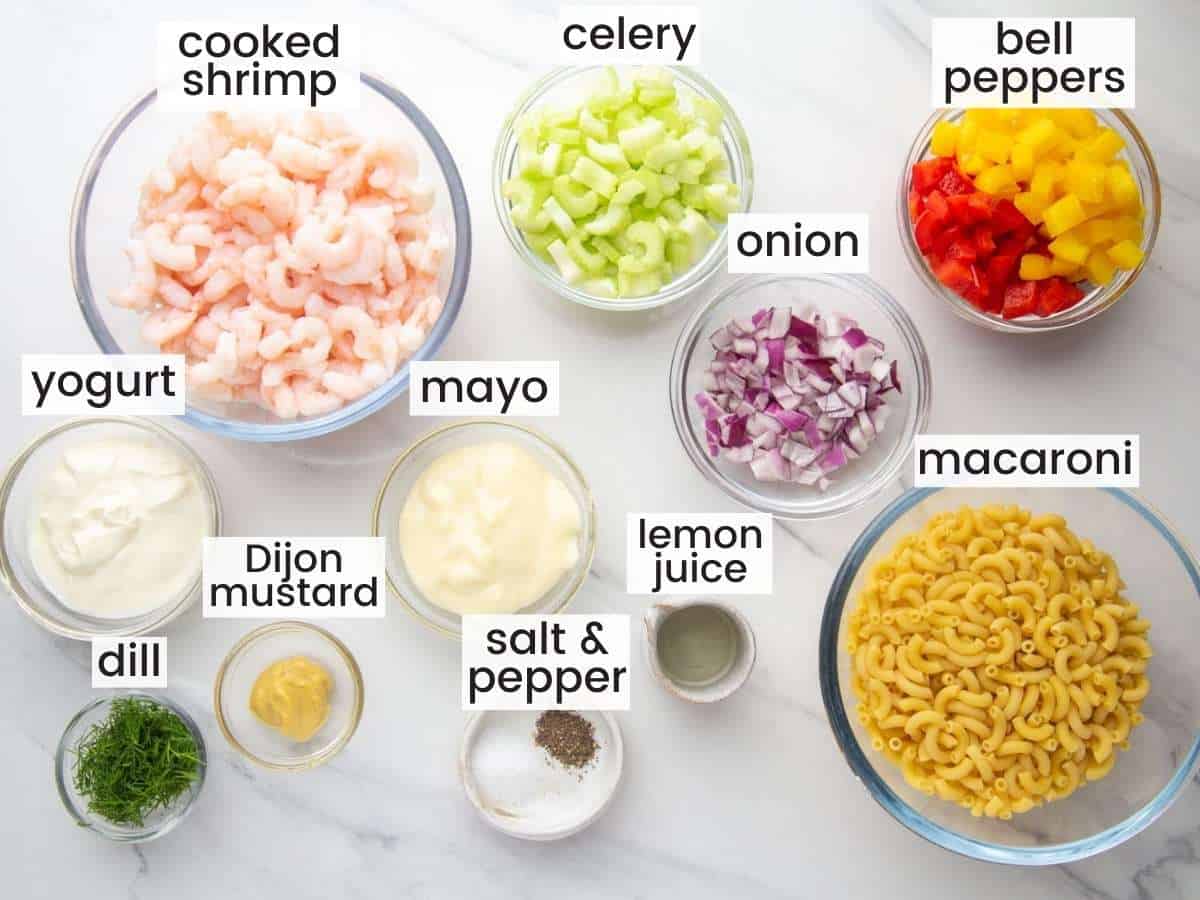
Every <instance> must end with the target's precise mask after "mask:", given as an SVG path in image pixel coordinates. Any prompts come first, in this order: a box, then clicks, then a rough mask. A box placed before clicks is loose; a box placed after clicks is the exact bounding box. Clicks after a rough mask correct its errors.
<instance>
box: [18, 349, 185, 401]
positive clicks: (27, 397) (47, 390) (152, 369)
mask: <svg viewBox="0 0 1200 900" xmlns="http://www.w3.org/2000/svg"><path fill="white" fill-rule="evenodd" d="M186 408H187V378H186V377H185V375H184V361H183V357H182V356H181V355H178V354H172V353H167V354H164V353H126V354H114V355H109V354H107V353H25V354H23V355H22V356H21V415H23V416H111V415H120V416H182V415H183V414H184V412H185V411H186Z"/></svg>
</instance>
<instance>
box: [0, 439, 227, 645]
mask: <svg viewBox="0 0 1200 900" xmlns="http://www.w3.org/2000/svg"><path fill="white" fill-rule="evenodd" d="M104 437H138V438H146V437H149V438H150V439H151V440H153V441H155V442H157V443H161V444H162V445H163V446H165V447H166V448H168V449H170V450H172V451H174V452H176V453H178V454H179V455H180V456H181V457H183V458H184V459H186V460H187V461H188V462H190V463H191V465H192V467H193V470H194V474H195V476H196V483H197V484H198V485H199V486H200V490H201V491H202V492H203V494H204V500H205V505H206V506H207V508H208V528H207V531H206V536H207V537H217V536H219V535H220V534H221V501H220V498H219V496H218V495H217V485H216V482H215V481H213V477H212V473H211V472H210V471H209V470H208V466H206V465H205V464H204V460H202V459H201V458H200V457H199V455H197V453H196V451H194V450H193V449H192V448H191V447H189V446H188V445H187V444H185V443H184V442H183V441H182V440H180V439H179V438H178V437H176V436H175V435H174V434H172V433H171V432H170V431H167V430H166V429H165V428H163V427H162V426H160V425H156V424H154V423H153V422H151V421H149V420H147V419H132V418H116V417H108V416H104V417H99V416H98V417H94V418H86V419H72V420H70V421H67V422H63V423H61V424H59V425H56V426H54V427H53V428H51V429H50V430H49V431H46V432H45V433H44V434H42V435H40V436H39V437H37V438H36V439H35V440H34V441H33V442H32V443H30V444H29V446H27V447H26V448H25V449H24V450H22V451H21V452H20V453H19V454H18V455H17V457H16V459H14V460H13V461H12V463H11V465H9V467H8V471H7V473H5V476H4V481H3V482H2V483H0V518H2V519H3V531H0V580H3V582H4V584H5V585H6V586H7V587H8V589H9V590H10V591H11V592H12V595H13V597H14V598H15V599H16V601H17V603H18V604H19V605H20V607H21V609H23V610H24V611H25V613H26V614H27V615H28V616H29V617H30V618H31V619H33V620H34V621H35V622H37V623H38V624H39V625H41V626H42V627H43V628H45V629H46V630H47V631H52V632H54V633H55V634H59V635H62V636H63V637H69V638H74V639H76V640H81V641H85V640H90V639H91V638H94V637H105V636H113V635H136V634H145V633H147V632H150V631H155V630H158V629H160V628H162V627H163V626H164V625H166V624H167V623H168V622H170V621H171V620H172V619H174V618H176V617H177V616H179V615H180V614H181V613H183V611H184V610H185V609H187V608H188V607H189V606H190V605H191V604H192V603H194V602H195V600H196V599H197V598H198V597H199V596H200V575H201V573H200V563H199V559H197V564H196V576H195V578H194V579H193V581H192V583H191V585H190V586H189V587H188V588H187V589H186V590H184V591H182V592H181V593H180V594H179V595H178V596H176V597H167V598H165V599H164V600H163V603H162V605H161V606H159V607H158V608H156V609H154V610H151V611H150V612H147V613H144V614H143V615H139V616H134V617H132V618H124V619H110V618H97V617H93V616H88V615H85V614H83V613H80V612H77V611H75V610H73V609H71V608H70V607H68V606H66V605H65V604H63V603H62V602H61V601H60V600H59V599H58V598H57V597H56V596H55V595H54V593H53V592H52V591H51V590H50V589H49V588H48V587H47V586H46V585H45V583H44V582H43V581H42V579H41V578H40V577H39V576H38V574H37V571H36V570H35V569H34V567H33V563H32V561H31V559H30V554H29V532H30V528H31V527H32V525H33V504H34V500H35V497H36V496H37V492H38V491H39V490H40V489H41V485H42V483H43V482H44V481H45V479H46V477H47V476H48V475H49V473H50V471H51V470H52V469H53V467H54V466H55V465H56V464H57V462H58V460H59V458H60V457H61V455H62V453H63V452H64V451H65V450H67V449H68V448H70V447H71V446H73V445H75V444H77V443H79V441H81V440H85V439H86V440H94V439H96V438H104Z"/></svg>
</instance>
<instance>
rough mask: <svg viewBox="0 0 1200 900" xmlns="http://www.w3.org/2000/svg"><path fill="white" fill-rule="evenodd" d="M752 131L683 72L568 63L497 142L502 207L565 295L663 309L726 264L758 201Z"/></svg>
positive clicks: (532, 95) (613, 305) (523, 246)
mask: <svg viewBox="0 0 1200 900" xmlns="http://www.w3.org/2000/svg"><path fill="white" fill-rule="evenodd" d="M753 186H754V177H753V164H752V162H751V156H750V145H749V141H748V140H747V138H746V133H745V131H744V130H743V128H742V125H741V122H739V121H738V118H737V116H736V114H735V113H734V112H733V109H732V107H731V106H730V105H729V103H728V102H727V101H726V100H725V98H724V97H723V96H722V95H721V93H720V92H719V91H718V90H717V89H716V88H715V87H713V85H711V84H709V83H708V82H707V81H705V80H704V79H703V78H701V77H700V76H699V75H697V74H696V73H695V72H692V71H690V70H687V69H682V68H637V67H625V68H613V67H602V66H593V67H573V68H565V69H558V70H556V71H554V72H551V73H550V74H549V75H547V76H546V77H545V78H542V79H541V80H540V81H538V82H537V83H536V84H534V85H533V87H532V88H530V89H529V90H528V91H527V92H526V93H525V94H524V96H522V98H521V100H520V101H519V102H518V103H517V105H516V108H515V109H514V110H513V111H512V113H510V114H509V116H508V118H507V119H506V120H505V122H504V127H503V128H502V129H501V132H500V138H499V140H498V141H497V144H496V153H495V159H494V165H493V188H494V191H493V193H494V200H495V205H496V212H497V214H498V216H499V218H500V223H501V225H502V227H503V228H504V232H505V234H507V235H508V239H509V241H510V242H511V243H512V245H513V247H514V249H515V250H516V251H517V254H518V255H519V256H520V257H521V258H522V259H524V260H525V261H526V263H527V264H528V265H529V267H530V269H531V270H532V271H533V273H534V275H535V276H536V277H537V278H538V279H539V280H540V281H542V282H543V283H545V284H546V285H547V286H549V287H550V288H552V289H553V290H554V291H556V292H557V293H559V294H560V295H562V296H564V297H566V298H567V299H569V300H573V301H574V302H576V303H581V304H583V305H585V306H591V307H596V308H599V309H616V310H639V309H649V308H652V307H656V306H662V305H664V304H667V303H670V302H672V301H673V300H677V299H679V298H681V297H684V296H686V295H688V294H689V293H691V292H692V291H693V290H695V288H697V287H698V286H699V285H700V284H702V283H703V282H704V281H706V280H707V279H708V278H710V277H711V276H712V275H714V274H715V273H716V272H717V271H718V270H719V269H720V267H721V264H722V262H723V261H724V259H725V253H726V247H725V227H726V220H727V219H728V217H729V215H730V214H731V213H739V212H746V211H747V210H748V209H749V208H750V201H751V197H752V195H753Z"/></svg>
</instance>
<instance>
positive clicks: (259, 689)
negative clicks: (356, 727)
mask: <svg viewBox="0 0 1200 900" xmlns="http://www.w3.org/2000/svg"><path fill="white" fill-rule="evenodd" d="M332 691H333V679H332V678H331V677H330V675H329V671H328V670H327V669H326V668H325V667H324V666H322V665H321V664H320V663H318V662H315V661H313V660H311V659H309V658H308V657H307V656H290V657H288V658H287V659H281V660H278V661H276V662H273V663H271V665H269V666H267V668H265V669H263V671H262V673H261V674H259V676H258V678H257V679H256V680H255V682H254V687H253V688H252V689H251V691H250V711H251V712H252V713H254V715H255V716H256V717H257V718H258V720H259V721H260V722H262V723H263V724H264V725H269V726H271V727H272V728H275V729H277V730H278V731H279V732H280V734H282V735H283V736H284V737H287V738H290V739H291V740H293V741H296V742H297V743H304V742H305V741H307V740H310V739H311V738H312V737H313V735H315V734H316V733H317V732H318V731H320V730H321V726H322V725H324V724H325V720H326V719H328V718H329V695H330V693H331V692H332Z"/></svg>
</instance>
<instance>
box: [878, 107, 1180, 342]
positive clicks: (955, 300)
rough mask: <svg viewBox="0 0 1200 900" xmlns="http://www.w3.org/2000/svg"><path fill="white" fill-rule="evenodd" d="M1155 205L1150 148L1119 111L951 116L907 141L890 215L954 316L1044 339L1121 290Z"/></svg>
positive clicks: (1143, 255) (1130, 277)
mask: <svg viewBox="0 0 1200 900" xmlns="http://www.w3.org/2000/svg"><path fill="white" fill-rule="evenodd" d="M1161 208H1162V201H1161V195H1160V184H1159V178H1158V171H1157V168H1156V166H1155V164H1154V158H1153V156H1152V155H1151V153H1150V148H1149V147H1148V146H1147V144H1146V141H1145V139H1144V138H1143V137H1142V135H1141V133H1140V132H1139V131H1138V130H1137V128H1136V126H1135V125H1134V124H1133V121H1132V120H1131V119H1130V118H1129V116H1128V115H1127V114H1125V113H1124V112H1122V111H1120V110H1089V109H1009V108H999V109H966V110H961V109H952V110H942V111H940V112H938V113H936V114H935V115H934V116H932V117H931V118H930V119H929V120H928V121H927V122H926V123H925V125H924V126H923V127H922V129H921V132H920V133H919V134H918V135H917V138H916V140H915V141H914V142H913V145H912V147H911V149H910V151H909V155H908V159H907V160H906V163H905V167H904V172H903V174H902V176H901V178H900V190H899V199H898V207H897V218H898V222H899V227H900V233H901V241H902V243H903V245H904V248H905V251H906V253H907V255H908V257H909V261H910V262H911V263H912V265H913V267H914V269H915V270H916V272H917V274H918V275H919V276H920V277H921V278H922V280H923V281H924V282H925V283H926V284H927V285H928V286H929V287H930V289H931V290H933V291H934V292H935V293H937V294H939V295H940V296H942V297H943V298H944V299H946V300H947V302H948V303H950V305H951V308H952V309H954V311H955V312H957V313H958V314H959V315H961V316H963V317H964V318H966V319H968V320H970V321H972V322H975V323H976V324H979V325H983V326H985V327H989V328H993V329H996V330H1000V331H1046V330H1055V329H1059V328H1065V327H1068V326H1070V325H1077V324H1079V323H1080V322H1084V321H1086V320H1088V319H1090V318H1092V317H1093V316H1095V315H1098V314H1099V313H1100V312H1102V311H1103V310H1105V309H1107V308H1108V307H1110V306H1112V305H1113V304H1114V303H1116V301H1117V300H1119V299H1120V298H1121V297H1123V296H1124V295H1125V294H1126V292H1127V291H1128V290H1129V288H1130V286H1131V285H1132V284H1133V283H1134V281H1135V280H1136V279H1137V277H1138V275H1139V274H1141V272H1142V270H1143V269H1144V268H1145V266H1146V260H1147V259H1148V258H1149V256H1150V252H1151V250H1152V249H1153V247H1154V242H1155V239H1156V238H1157V235H1158V228H1159V219H1160V214H1161Z"/></svg>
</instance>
